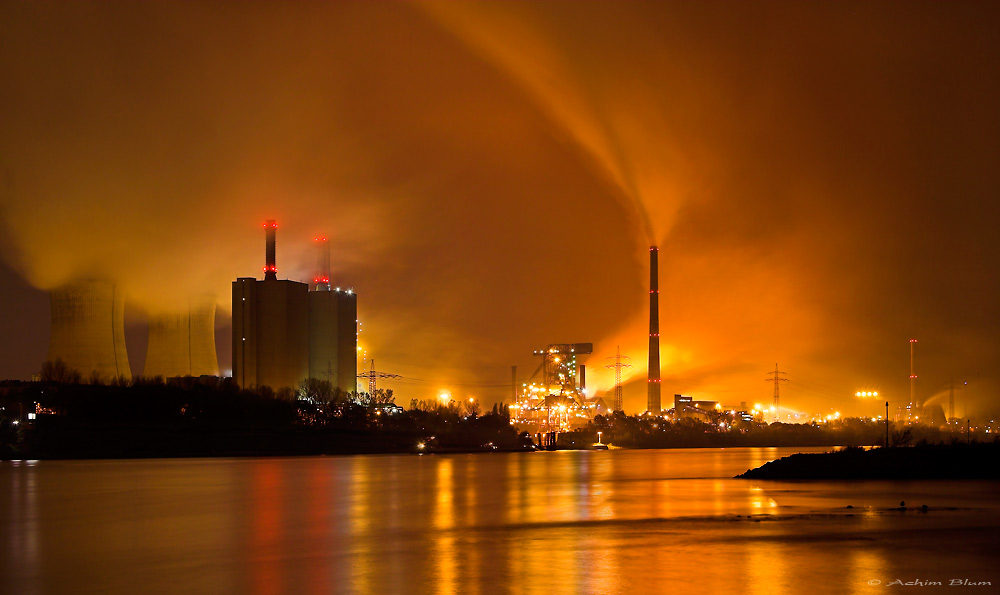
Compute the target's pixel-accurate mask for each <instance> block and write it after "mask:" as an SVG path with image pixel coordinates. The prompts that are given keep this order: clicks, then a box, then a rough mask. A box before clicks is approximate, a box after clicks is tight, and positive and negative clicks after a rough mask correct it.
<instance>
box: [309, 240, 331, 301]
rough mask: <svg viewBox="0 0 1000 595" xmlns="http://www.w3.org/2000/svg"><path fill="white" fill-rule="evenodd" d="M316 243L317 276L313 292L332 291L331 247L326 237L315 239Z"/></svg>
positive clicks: (314, 279)
mask: <svg viewBox="0 0 1000 595" xmlns="http://www.w3.org/2000/svg"><path fill="white" fill-rule="evenodd" d="M314 241H315V242H316V276H315V277H314V278H313V291H330V246H329V244H327V242H326V236H320V237H317V238H315V240H314Z"/></svg>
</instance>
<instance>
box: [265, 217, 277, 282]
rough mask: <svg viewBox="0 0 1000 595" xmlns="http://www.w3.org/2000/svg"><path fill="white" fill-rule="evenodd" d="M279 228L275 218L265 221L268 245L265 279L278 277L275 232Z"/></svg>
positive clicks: (266, 249)
mask: <svg viewBox="0 0 1000 595" xmlns="http://www.w3.org/2000/svg"><path fill="white" fill-rule="evenodd" d="M277 229H278V223H277V221H275V220H274V219H268V220H267V221H265V222H264V234H265V236H266V247H265V249H264V259H265V263H264V280H265V281H266V280H268V279H271V280H274V281H276V280H277V279H278V267H277V266H275V261H274V233H275V231H276V230H277Z"/></svg>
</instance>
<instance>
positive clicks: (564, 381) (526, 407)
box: [510, 343, 610, 433]
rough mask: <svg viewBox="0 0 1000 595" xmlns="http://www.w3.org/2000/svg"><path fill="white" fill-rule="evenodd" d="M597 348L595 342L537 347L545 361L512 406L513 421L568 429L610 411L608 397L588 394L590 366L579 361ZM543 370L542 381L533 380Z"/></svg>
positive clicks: (540, 427)
mask: <svg viewBox="0 0 1000 595" xmlns="http://www.w3.org/2000/svg"><path fill="white" fill-rule="evenodd" d="M593 351H594V345H593V343H554V344H552V345H549V346H548V347H546V348H545V349H540V350H537V351H535V352H534V355H536V356H541V358H542V361H541V363H539V365H538V368H537V369H536V370H535V372H534V373H533V374H532V375H531V377H530V378H529V379H528V382H526V383H524V384H523V385H522V390H521V393H520V394H519V395H517V396H516V401H515V403H514V404H513V405H511V406H510V409H511V420H512V421H513V423H514V424H516V425H517V426H518V427H519V428H522V429H527V430H529V431H531V432H545V433H550V432H568V431H571V430H573V429H576V428H579V427H584V426H586V425H587V424H588V423H589V422H590V420H592V419H593V418H594V416H595V415H606V414H608V413H610V411H609V410H608V406H607V403H605V401H604V399H602V398H600V397H588V396H587V390H586V389H587V368H586V367H585V366H583V365H577V360H576V357H577V355H586V354H590V353H593ZM539 372H541V373H542V378H541V382H533V380H535V378H536V377H537V376H538V373H539ZM514 380H515V382H516V378H515V379H514Z"/></svg>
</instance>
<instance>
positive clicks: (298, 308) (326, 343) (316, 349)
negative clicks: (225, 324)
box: [233, 220, 358, 392]
mask: <svg viewBox="0 0 1000 595" xmlns="http://www.w3.org/2000/svg"><path fill="white" fill-rule="evenodd" d="M277 227H278V226H277V224H276V223H275V222H274V221H273V220H268V221H267V222H266V223H265V224H264V229H265V231H266V242H265V246H266V249H265V256H266V263H265V265H264V280H263V281H258V280H257V279H254V278H252V277H241V278H239V279H237V280H236V281H234V282H233V378H234V379H235V380H236V383H237V384H239V385H240V386H241V387H244V388H252V387H255V386H270V387H271V388H273V389H279V388H284V387H287V388H292V389H295V388H297V387H298V386H299V383H300V382H301V381H303V380H305V379H306V378H316V379H318V380H328V381H329V382H330V383H331V384H332V385H333V386H335V387H338V388H340V389H341V390H343V391H345V392H353V391H355V390H357V349H358V348H357V345H358V333H357V317H358V301H357V295H355V294H354V291H352V290H346V291H341V290H340V288H337V289H336V290H332V289H331V287H330V271H329V262H330V259H329V252H327V247H326V238H316V245H317V253H318V255H319V263H318V266H317V269H318V270H317V274H316V276H315V277H314V278H313V282H312V284H311V287H310V285H307V284H305V283H298V282H295V281H287V280H278V277H277V273H278V269H277V266H276V263H275V230H276V229H277ZM310 289H312V291H310Z"/></svg>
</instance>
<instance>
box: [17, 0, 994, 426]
mask: <svg viewBox="0 0 1000 595" xmlns="http://www.w3.org/2000/svg"><path fill="white" fill-rule="evenodd" d="M998 12H1000V7H998V6H997V5H996V4H995V3H988V2H949V3H923V2H899V3H896V2H879V3H871V2H857V3H852V2H846V3H825V4H819V3H809V4H804V3H798V2H790V3H783V2H781V3H778V2H768V3H745V2H732V3H725V2H722V3H711V4H708V3H689V2H678V3H649V2H616V3H579V2H548V3H536V2H530V3H529V2H503V3H476V4H472V3H459V2H450V1H449V2H440V3H392V2H378V3H361V2H349V3H336V4H334V3H318V2H317V3H298V4H295V5H292V6H288V5H278V4H272V3H251V4H245V5H240V6H239V7H236V6H235V5H232V4H230V3H225V2H219V3H185V4H182V5H177V4H173V3H132V2H98V3H84V2H79V3H72V4H69V5H67V4H65V3H44V2H42V3H4V4H3V5H2V6H0V39H4V40H5V41H4V43H3V44H2V45H0V71H2V72H4V73H5V77H4V78H5V86H6V88H7V90H6V91H5V92H4V93H3V94H0V113H2V114H3V116H4V133H3V135H0V223H2V225H3V228H4V230H5V232H6V234H7V235H6V236H5V239H4V240H3V247H4V250H3V254H4V260H5V263H6V264H5V266H4V268H3V270H2V271H0V276H2V278H3V285H0V299H2V300H3V304H4V306H5V308H6V309H11V308H13V309H14V310H15V311H24V312H30V313H31V314H30V315H27V316H21V318H22V319H23V320H22V321H21V322H17V323H15V322H5V323H2V325H0V333H3V338H4V340H3V345H4V347H3V348H2V349H3V350H5V351H4V355H5V357H4V358H3V359H2V365H3V366H4V367H3V368H2V369H0V376H11V377H25V376H27V375H30V373H31V371H32V370H33V369H36V368H37V366H38V365H40V363H41V359H43V358H44V356H45V350H46V347H47V345H46V343H45V337H44V334H45V333H44V332H41V331H39V332H33V333H26V332H25V330H24V329H34V328H37V329H44V328H45V325H47V313H46V312H45V311H44V309H42V310H39V309H38V307H37V305H34V306H33V305H32V304H33V303H35V302H37V301H38V299H39V296H40V295H41V296H42V298H44V295H43V294H39V293H37V292H33V291H31V290H28V289H26V288H25V286H26V284H30V285H31V286H33V287H36V288H41V289H44V288H48V287H51V286H53V285H55V284H58V283H61V282H64V281H65V280H67V279H69V278H71V277H72V276H75V275H99V276H106V277H109V278H114V279H117V280H118V281H119V282H120V283H122V284H123V285H124V286H125V287H126V288H127V290H128V291H129V294H130V295H131V296H132V298H133V299H132V303H133V304H134V311H135V312H139V311H141V310H156V309H163V308H170V307H171V304H172V303H173V302H175V301H176V300H178V299H181V298H184V297H186V296H187V295H191V294H195V293H204V292H209V293H214V294H215V295H217V296H218V298H219V303H220V304H221V305H222V306H224V307H228V306H227V305H228V301H229V282H230V281H231V280H232V279H233V278H235V277H237V276H246V275H253V274H259V271H260V267H261V265H262V259H263V249H262V243H263V241H262V240H263V238H262V237H261V231H260V222H261V221H262V220H263V219H265V218H272V217H273V218H276V219H278V220H279V223H280V225H281V227H280V229H279V236H278V241H279V244H278V266H279V276H282V277H285V276H287V277H288V278H292V279H300V280H302V279H307V278H308V277H309V276H310V275H311V271H310V269H309V267H310V266H311V264H312V262H313V261H312V257H311V255H310V254H309V239H310V238H311V237H313V236H314V235H316V234H319V233H322V234H325V235H328V236H329V237H331V243H332V248H333V262H334V265H333V267H334V284H337V283H340V284H342V285H345V286H352V287H354V288H355V289H356V291H357V292H358V294H359V310H360V315H361V318H362V322H363V328H364V332H363V334H362V343H363V345H364V346H365V347H366V348H367V349H368V352H369V353H370V354H371V355H372V356H373V357H374V358H375V359H376V360H377V363H378V367H379V368H381V369H383V370H385V371H387V372H393V373H396V374H401V375H403V376H404V377H405V378H406V379H408V380H407V381H404V382H401V383H399V384H398V385H395V386H394V387H395V388H396V390H397V394H398V395H399V396H400V400H401V401H402V402H404V404H405V403H408V402H409V399H410V398H412V397H416V398H423V397H425V396H428V395H433V394H436V393H437V391H438V390H439V389H441V388H449V389H450V390H451V391H452V392H453V393H455V394H463V395H465V394H469V395H475V396H477V397H480V398H482V399H484V400H486V401H492V400H497V399H501V398H507V395H508V394H509V391H508V390H507V389H505V388H503V385H504V384H506V383H508V382H509V378H510V368H509V366H510V365H514V364H516V365H518V366H519V373H520V375H521V376H522V377H525V376H527V375H528V374H530V372H531V371H532V370H533V369H534V367H535V365H536V364H537V362H535V361H533V360H532V356H531V351H532V350H534V349H538V348H540V347H543V346H544V345H546V344H548V343H561V342H593V343H594V344H595V347H596V353H594V354H593V355H592V356H590V358H589V359H588V360H587V361H586V362H585V363H587V365H588V369H589V370H588V380H589V381H590V382H589V383H590V384H591V385H592V386H595V387H597V388H598V389H607V388H609V387H610V384H611V381H612V375H611V372H610V371H609V370H605V369H603V368H602V367H601V366H603V365H604V364H606V363H608V362H607V360H605V358H606V357H608V356H610V355H612V354H613V353H614V349H615V347H616V346H617V345H620V346H621V348H622V352H623V353H624V354H628V355H630V356H631V357H632V363H633V364H635V365H636V367H635V368H634V369H633V372H634V374H635V380H634V381H633V382H631V383H630V384H629V385H628V386H626V393H625V405H626V410H627V411H629V412H635V411H639V410H641V409H642V408H644V406H645V382H644V381H643V378H644V376H645V361H646V347H645V343H646V336H645V332H646V331H645V325H646V315H647V313H646V300H647V296H648V294H647V293H646V283H647V279H648V272H647V270H646V260H645V259H646V258H647V255H648V251H647V248H648V246H649V245H650V244H651V243H656V244H658V245H659V246H660V247H661V252H660V285H661V304H660V309H661V338H662V341H663V354H664V357H663V370H662V374H663V378H664V381H663V394H664V399H665V401H664V402H665V403H666V402H667V401H669V396H670V395H672V394H674V393H677V392H683V393H685V394H693V395H696V396H699V397H704V398H717V399H720V400H722V401H723V402H726V403H738V402H739V401H747V402H750V403H753V402H768V401H769V399H770V394H771V388H770V386H769V385H767V384H765V383H764V375H765V373H766V372H768V371H769V370H773V368H774V364H775V362H777V363H778V364H779V366H780V367H781V369H782V370H784V371H786V372H788V376H789V378H790V379H791V381H790V382H789V383H788V384H787V385H786V386H785V387H784V388H785V392H784V393H783V404H784V405H785V406H786V407H788V408H791V409H799V410H808V411H816V412H821V411H827V410H831V409H836V410H842V411H844V412H846V413H869V414H872V413H876V409H877V407H876V406H875V405H874V404H872V403H859V402H858V401H857V399H855V398H854V397H853V394H854V392H855V391H856V390H858V389H860V388H865V387H876V388H878V389H879V390H881V391H882V393H883V394H885V395H887V396H888V398H889V399H890V400H891V401H892V400H896V399H900V400H902V399H904V398H905V397H906V396H907V395H908V386H907V375H908V373H909V372H908V354H909V352H908V340H909V339H910V338H911V337H916V338H918V339H919V340H920V343H919V344H918V356H917V357H918V359H917V361H918V373H919V375H920V381H919V382H920V384H919V391H920V393H921V394H922V395H923V396H924V398H928V397H931V396H932V395H935V394H939V393H940V391H941V390H942V389H943V388H944V387H945V386H946V385H947V383H948V381H949V379H950V378H951V377H952V376H954V377H955V378H956V379H957V380H961V381H964V380H966V379H968V380H970V385H969V386H970V388H968V389H964V391H965V392H964V393H963V398H967V399H968V402H969V403H970V407H979V408H980V409H985V408H992V409H997V408H998V407H1000V405H998V395H1000V378H998V374H997V361H998V359H1000V349H998V345H997V336H998V330H1000V316H998V310H997V295H998V293H1000V287H998V285H1000V284H998V280H997V270H998V265H1000V248H998V240H997V238H996V233H995V231H994V230H995V227H996V221H997V216H998V214H1000V213H998V210H1000V209H998V207H997V197H998V190H1000V173H998V168H997V167H996V162H997V157H998V155H1000V116H998V112H997V110H996V105H1000V77H998V76H997V74H996V73H997V72H1000V68H998V66H1000V41H998V40H997V39H996V36H995V35H994V29H995V26H994V25H995V23H996V22H998V20H997V17H998V16H1000V15H998V14H997V13H998ZM139 316H140V317H141V314H139ZM36 323H37V324H36ZM15 324H16V325H20V326H16V325H15ZM32 325H34V326H32ZM222 330H223V332H228V330H227V329H226V328H223V329H222ZM20 340H23V341H26V342H27V343H29V344H30V345H29V346H28V348H26V349H25V348H20V347H17V346H15V345H17V344H18V343H19V341H20ZM222 343H223V345H225V344H227V343H228V341H227V340H223V341H222ZM130 349H131V345H130ZM8 351H9V353H7V352H8ZM15 351H16V353H15ZM29 356H30V357H29ZM32 358H33V359H32ZM34 359H37V360H38V361H37V362H35V363H34V364H31V363H30V362H32V361H34ZM130 359H131V358H130ZM220 359H222V360H223V361H222V362H221V363H222V367H223V368H224V369H225V368H227V367H228V365H227V363H228V361H227V360H228V354H227V353H225V350H223V351H222V352H220ZM139 363H141V362H139ZM136 365H138V364H136ZM387 386H393V385H387ZM937 398H938V399H939V400H940V397H937ZM960 413H961V411H960Z"/></svg>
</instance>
